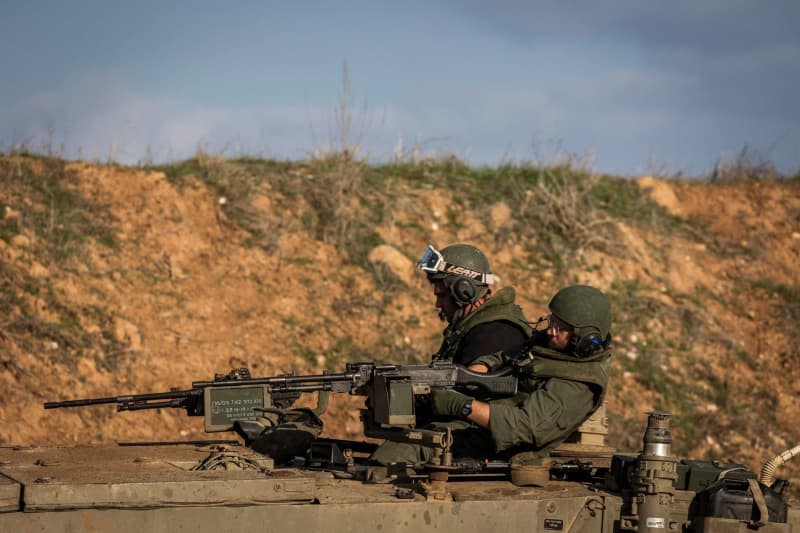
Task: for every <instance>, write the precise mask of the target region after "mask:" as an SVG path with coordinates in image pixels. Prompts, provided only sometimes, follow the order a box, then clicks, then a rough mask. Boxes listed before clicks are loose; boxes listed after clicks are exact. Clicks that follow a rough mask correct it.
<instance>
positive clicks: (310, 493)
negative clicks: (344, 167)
mask: <svg viewBox="0 0 800 533" xmlns="http://www.w3.org/2000/svg"><path fill="white" fill-rule="evenodd" d="M494 379H495V381H494V382H493V384H491V385H489V387H494V390H496V391H497V390H501V389H503V388H504V387H507V386H508V382H507V381H506V380H504V377H503V376H494ZM465 381H466V382H469V383H470V384H471V385H472V386H474V385H475V384H476V383H477V382H478V381H480V379H479V378H475V377H474V376H470V375H469V373H466V374H465V373H464V370H463V369H462V368H458V367H456V366H453V365H447V364H435V363H432V364H431V365H420V366H417V367H399V366H396V365H374V364H358V365H348V368H347V370H346V371H345V372H343V373H340V374H321V375H316V376H280V377H274V378H251V377H250V376H249V373H247V372H246V371H245V370H244V369H239V370H235V371H233V372H231V373H229V374H227V375H224V376H217V377H216V378H215V380H214V381H209V382H205V381H204V382H195V383H193V387H192V388H191V389H187V390H172V391H169V392H164V393H154V394H145V395H135V396H119V397H108V398H95V399H90V400H71V401H66V402H49V403H48V404H45V407H47V408H58V407H77V406H82V405H92V404H104V403H115V404H117V408H118V409H119V410H136V409H147V408H164V407H183V408H186V409H187V412H188V413H189V414H193V415H197V416H203V417H204V420H205V428H206V430H207V431H208V432H209V433H214V432H225V431H233V432H232V433H229V434H226V435H225V436H226V437H236V438H225V439H217V440H213V439H209V440H207V441H192V442H185V441H184V442H148V443H119V444H118V445H116V446H103V447H97V446H94V447H89V446H84V447H72V448H47V447H33V446H30V447H28V446H17V447H6V448H0V532H3V533H6V532H8V533H12V532H14V533H17V532H19V533H22V532H40V531H59V532H66V531H69V532H97V531H117V532H122V533H127V532H131V533H133V532H135V533H141V532H144V531H147V532H158V533H161V532H172V531H181V530H182V531H197V532H201V533H212V532H214V533H216V532H219V531H241V532H256V531H258V532H279V531H280V532H285V531H327V532H337V531H355V530H364V531H381V532H388V531H409V530H414V531H418V532H423V531H459V532H472V531H475V532H478V531H480V532H484V531H487V530H490V529H495V530H498V531H528V532H541V533H547V532H552V531H563V532H574V533H578V532H582V533H604V532H624V531H636V532H650V533H666V532H672V531H674V532H694V533H717V532H742V533H744V532H748V531H760V532H762V533H772V532H776V533H777V532H781V533H787V532H792V531H795V532H800V510H798V509H797V508H794V507H791V506H789V505H787V503H786V502H785V501H784V499H783V498H782V496H781V493H782V491H783V490H784V488H785V486H786V483H785V482H784V481H782V480H780V479H776V478H775V475H776V473H777V469H778V468H779V467H780V465H781V464H782V463H783V462H785V461H786V460H788V459H790V458H791V457H792V456H793V455H796V454H798V453H800V447H797V448H794V449H792V450H788V451H787V452H785V453H783V454H781V455H780V456H778V457H776V458H775V459H773V460H771V461H769V462H768V463H767V464H766V465H765V467H764V468H763V469H762V471H761V472H760V474H759V475H756V473H754V472H752V471H749V470H748V469H747V468H745V467H744V466H742V465H738V464H723V463H719V462H713V461H692V460H687V459H680V458H677V457H675V456H674V455H673V453H672V449H671V444H672V438H671V434H670V430H669V422H670V416H669V415H668V414H666V413H656V412H654V413H649V414H648V416H647V421H646V425H645V426H644V436H643V439H642V448H641V450H638V451H636V452H633V453H618V452H617V451H616V450H613V449H611V448H609V447H608V446H606V445H605V436H606V434H607V423H606V419H605V412H604V409H603V408H602V407H601V408H600V409H599V410H598V411H597V412H595V413H594V415H593V416H592V417H591V418H590V419H589V420H587V421H586V422H585V423H584V424H583V425H582V426H581V427H580V428H579V429H578V431H577V432H576V433H575V434H574V435H572V436H571V437H570V438H569V439H568V440H567V441H566V442H564V443H563V444H561V445H560V446H559V447H558V448H556V449H555V450H553V451H552V452H550V454H549V456H548V457H547V458H546V459H545V460H544V461H542V463H541V464H537V465H531V466H516V465H511V464H508V463H504V462H502V461H488V460H482V461H472V462H470V461H468V460H465V459H461V458H453V457H452V454H451V453H450V436H449V435H448V433H447V432H446V431H443V432H437V431H429V430H425V429H420V428H417V427H415V424H414V420H413V416H412V415H413V414H414V412H413V411H414V407H413V406H414V401H413V399H414V395H415V394H421V393H424V391H425V390H426V389H427V390H430V387H434V386H458V385H460V384H463V383H464V382H465ZM345 390H347V391H349V392H350V393H359V394H361V393H363V394H365V395H366V396H367V398H368V400H367V402H366V405H367V407H366V408H365V409H364V410H363V411H362V419H363V420H364V424H365V435H366V436H367V437H380V438H390V439H397V440H404V441H410V442H424V443H426V444H429V445H431V446H434V447H436V448H437V450H439V452H440V453H437V455H436V458H435V460H433V461H431V462H430V464H426V465H423V466H421V467H420V466H419V465H406V464H402V463H401V464H397V465H390V467H389V468H388V469H385V471H383V472H382V474H383V475H382V476H373V475H371V474H372V473H374V472H373V471H372V470H371V466H370V465H369V464H368V462H367V458H368V456H369V454H370V452H371V451H372V450H373V449H374V448H375V444H372V443H371V442H370V441H346V440H336V439H326V438H320V437H319V436H318V435H317V434H316V432H314V431H313V428H312V430H309V429H308V424H299V423H297V421H298V420H300V419H303V420H306V421H307V420H312V421H313V420H314V419H315V415H316V413H318V412H319V411H320V410H322V409H324V404H325V399H326V398H327V392H329V391H334V392H336V391H338V392H342V391H345ZM310 391H321V392H320V393H319V394H320V400H319V402H318V405H317V409H316V410H311V409H307V410H302V409H290V408H289V407H288V405H290V404H291V402H292V400H293V398H294V396H293V395H297V394H300V393H305V392H310ZM253 411H255V412H256V413H257V414H259V415H262V416H253V415H252V412H253ZM298 413H300V414H301V415H302V416H301V417H300V418H297V417H296V418H292V416H294V415H297V414H298ZM270 414H271V415H276V416H277V423H276V424H275V425H274V426H271V428H269V429H270V430H271V431H268V432H267V433H268V434H269V435H270V439H271V440H270V442H271V443H272V444H275V443H277V444H278V445H277V446H275V447H272V448H271V447H270V446H266V445H264V442H263V439H261V440H259V439H258V438H256V439H254V438H252V435H253V433H252V430H253V427H254V426H253V424H254V423H258V421H259V420H260V419H261V418H263V415H270ZM312 425H313V424H312ZM309 435H310V436H309ZM211 436H213V435H211ZM306 437H307V438H306ZM268 440H269V439H268ZM285 442H292V443H293V444H292V448H291V450H290V451H291V453H288V454H286V453H284V452H285V451H286V448H285V447H281V444H283V443H285ZM259 443H260V444H261V445H259ZM245 444H247V446H246V445H245ZM267 444H269V442H268V443H267ZM270 450H274V451H275V453H274V454H273V455H274V456H271V455H270V453H268V452H269V451H270Z"/></svg>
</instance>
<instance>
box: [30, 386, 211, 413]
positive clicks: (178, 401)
mask: <svg viewBox="0 0 800 533" xmlns="http://www.w3.org/2000/svg"><path fill="white" fill-rule="evenodd" d="M202 393H203V391H201V390H199V389H187V390H173V391H168V392H152V393H148V394H129V395H127V396H107V397H105V398H85V399H82V400H63V401H60V402H45V404H44V408H45V409H61V408H63V407H84V406H86V405H101V404H109V403H115V404H117V410H118V411H136V410H138V409H159V408H161V407H185V406H186V403H187V401H188V399H190V398H196V397H198V396H201V395H202ZM157 400H167V401H162V402H157V403H156V401H157Z"/></svg>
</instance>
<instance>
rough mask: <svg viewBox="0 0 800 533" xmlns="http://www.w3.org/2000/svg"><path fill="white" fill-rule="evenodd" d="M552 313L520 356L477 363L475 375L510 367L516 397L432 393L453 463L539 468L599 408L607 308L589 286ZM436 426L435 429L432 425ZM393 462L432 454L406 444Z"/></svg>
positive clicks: (606, 365) (605, 367) (556, 299)
mask: <svg viewBox="0 0 800 533" xmlns="http://www.w3.org/2000/svg"><path fill="white" fill-rule="evenodd" d="M549 308H550V314H549V315H548V316H546V317H542V318H541V319H540V320H539V323H542V322H545V321H546V322H547V328H546V329H543V330H540V329H538V328H537V330H536V331H534V333H533V335H532V336H531V338H530V340H529V341H528V342H527V343H526V344H525V346H524V347H523V349H522V350H517V351H515V352H500V353H496V354H491V355H484V356H481V357H478V358H477V359H476V360H475V361H474V362H473V364H472V365H471V366H470V368H471V369H472V370H476V371H480V372H488V371H495V370H499V369H501V368H504V367H509V366H510V367H512V368H513V371H514V373H515V374H516V375H517V376H518V378H519V389H520V391H521V392H520V393H519V394H517V396H514V397H513V398H501V399H495V400H489V401H479V400H476V399H474V398H471V397H470V396H467V395H465V394H462V393H460V392H457V391H454V390H448V389H434V390H433V391H432V392H431V404H432V408H433V412H434V414H435V415H438V416H442V417H450V418H451V420H450V421H448V422H446V423H439V426H442V424H447V425H448V426H449V427H451V428H452V430H453V441H454V442H453V448H452V451H453V455H454V456H455V457H459V456H462V457H473V458H480V459H483V458H490V457H502V458H510V460H511V463H512V467H513V465H515V464H516V465H525V464H533V463H536V462H538V461H539V460H540V459H541V457H543V456H545V455H546V454H547V453H548V452H549V451H550V450H552V449H553V448H555V447H556V446H557V445H558V444H560V443H561V442H563V441H564V439H566V438H567V437H568V436H569V435H570V434H571V433H572V432H574V431H575V430H576V429H577V428H578V426H580V425H581V423H583V421H584V420H586V419H587V418H588V417H589V416H590V415H591V414H592V413H593V412H594V411H595V410H596V409H597V408H598V407H599V406H600V404H601V403H602V401H603V397H604V395H605V390H606V386H607V384H608V375H609V371H610V366H611V365H610V356H611V355H610V352H609V347H610V343H611V333H610V330H611V318H612V317H611V305H610V302H609V300H608V297H607V296H606V295H605V294H603V293H602V292H601V291H600V290H598V289H596V288H594V287H590V286H588V285H573V286H570V287H566V288H563V289H561V290H560V291H558V292H557V293H556V295H555V296H553V298H552V299H551V300H550V304H549ZM435 424H436V423H435ZM395 452H396V454H395V456H394V458H393V459H392V460H393V461H405V462H408V463H412V464H420V463H425V462H428V461H429V460H430V458H431V457H432V456H433V450H432V449H431V448H426V447H424V446H419V445H411V444H404V445H402V447H399V446H398V447H397V448H396V449H395Z"/></svg>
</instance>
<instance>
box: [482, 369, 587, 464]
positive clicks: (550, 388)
mask: <svg viewBox="0 0 800 533" xmlns="http://www.w3.org/2000/svg"><path fill="white" fill-rule="evenodd" d="M475 403H482V402H473V414H474V415H475V416H476V420H474V422H475V423H476V424H478V425H482V424H481V423H480V422H481V421H483V420H484V419H483V415H482V414H481V415H479V414H478V413H482V412H483V408H482V407H479V408H478V410H477V411H476V409H475ZM593 404H594V394H593V392H592V390H591V388H590V387H589V386H588V385H586V384H585V383H580V382H577V381H568V380H564V379H558V378H552V379H549V380H548V382H547V383H546V384H545V385H544V386H543V387H542V388H540V389H537V390H535V391H534V392H532V393H531V394H530V396H528V398H527V399H525V400H524V401H522V403H519V404H510V403H507V402H504V401H502V400H498V401H492V402H490V403H489V404H484V405H486V406H487V407H488V410H489V413H488V414H487V415H486V416H485V421H486V425H485V426H483V427H487V428H488V429H489V431H490V432H491V434H492V439H493V440H494V442H495V447H496V448H497V451H503V450H506V449H508V448H511V447H512V446H515V445H517V444H533V445H534V446H536V447H537V448H542V447H544V446H546V445H547V444H549V443H551V442H553V441H556V440H559V439H562V438H565V437H567V436H568V434H569V433H570V432H572V431H573V430H574V429H575V427H577V426H578V425H580V423H581V422H582V421H583V420H585V419H586V417H588V416H589V414H591V411H592V407H593ZM471 416H472V415H471Z"/></svg>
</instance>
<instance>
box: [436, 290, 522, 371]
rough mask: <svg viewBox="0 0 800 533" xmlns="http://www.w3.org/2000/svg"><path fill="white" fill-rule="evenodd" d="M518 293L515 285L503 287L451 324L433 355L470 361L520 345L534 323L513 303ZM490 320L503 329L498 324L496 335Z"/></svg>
mask: <svg viewBox="0 0 800 533" xmlns="http://www.w3.org/2000/svg"><path fill="white" fill-rule="evenodd" d="M515 297H516V292H515V291H514V288H513V287H503V288H502V289H500V290H499V291H497V293H495V294H493V295H492V297H491V298H489V299H488V300H486V302H484V303H483V304H482V305H481V306H479V307H478V308H477V309H475V310H474V311H473V312H471V313H470V314H468V315H467V316H465V317H464V318H461V319H459V320H456V321H454V322H453V323H452V324H449V325H448V326H447V328H445V330H444V332H443V336H444V339H443V340H442V345H441V346H440V347H439V350H438V351H437V352H436V354H435V355H434V356H433V358H434V359H443V360H448V361H453V362H455V363H459V364H462V365H469V364H470V363H472V360H473V359H474V358H475V356H478V355H484V354H488V353H494V352H499V351H509V350H512V349H516V348H518V347H519V346H520V345H522V343H523V342H524V341H525V340H527V338H528V337H529V336H530V334H531V327H530V325H529V324H528V321H527V320H525V315H523V313H522V309H520V307H519V306H518V305H517V304H515V303H514V299H515ZM490 324H491V325H494V326H500V327H504V329H499V328H495V331H497V334H495V335H493V334H492V329H491V328H490V327H487V326H489V325H490ZM476 328H478V329H477V330H476ZM471 333H472V335H470V334H471ZM487 336H489V338H487ZM483 349H485V351H482V352H481V350H483ZM476 350H477V352H476Z"/></svg>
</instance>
